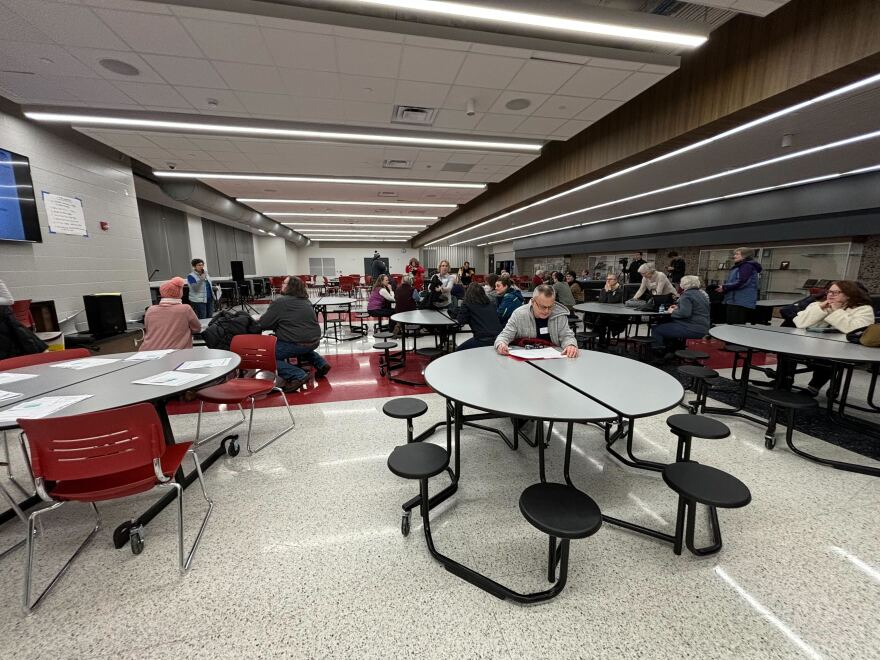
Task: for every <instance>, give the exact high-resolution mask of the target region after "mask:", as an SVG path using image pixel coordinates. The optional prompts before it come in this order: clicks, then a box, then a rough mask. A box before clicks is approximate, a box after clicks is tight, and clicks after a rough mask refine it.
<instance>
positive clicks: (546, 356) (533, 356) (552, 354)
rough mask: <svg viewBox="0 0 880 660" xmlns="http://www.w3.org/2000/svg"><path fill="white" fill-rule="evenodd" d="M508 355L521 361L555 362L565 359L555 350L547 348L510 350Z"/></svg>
mask: <svg viewBox="0 0 880 660" xmlns="http://www.w3.org/2000/svg"><path fill="white" fill-rule="evenodd" d="M510 354H511V355H512V356H513V357H518V358H522V359H523V360H555V359H557V358H562V357H565V356H564V355H563V354H562V353H560V352H559V351H557V350H556V349H555V348H552V347H550V346H547V347H546V348H511V349H510Z"/></svg>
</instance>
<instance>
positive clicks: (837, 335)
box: [753, 325, 847, 342]
mask: <svg viewBox="0 0 880 660" xmlns="http://www.w3.org/2000/svg"><path fill="white" fill-rule="evenodd" d="M753 327H755V328H756V329H758V330H764V331H765V332H779V333H782V334H785V335H794V336H795V337H809V338H810V339H824V340H825V341H842V342H846V341H847V339H846V335H845V334H843V333H842V332H809V331H807V329H806V328H783V327H782V326H779V325H756V326H753Z"/></svg>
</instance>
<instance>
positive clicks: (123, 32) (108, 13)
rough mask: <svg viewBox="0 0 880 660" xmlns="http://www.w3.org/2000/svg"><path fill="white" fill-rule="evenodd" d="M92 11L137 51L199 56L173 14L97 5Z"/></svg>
mask: <svg viewBox="0 0 880 660" xmlns="http://www.w3.org/2000/svg"><path fill="white" fill-rule="evenodd" d="M95 13H96V14H97V15H98V16H99V17H100V18H101V20H103V21H104V22H105V23H106V24H107V25H109V26H110V27H111V28H112V29H113V31H114V32H115V33H116V34H118V35H119V36H120V37H122V38H123V39H124V40H125V43H127V44H128V45H129V46H131V48H132V49H133V50H136V51H138V52H139V53H158V54H161V55H180V56H182V57H202V51H200V50H199V47H198V46H196V44H195V42H194V41H193V40H192V38H190V36H189V34H187V32H186V30H184V29H183V26H182V25H181V24H180V23H179V22H178V20H177V18H176V17H174V16H162V15H160V14H144V13H141V12H132V11H112V10H109V9H97V10H96V11H95Z"/></svg>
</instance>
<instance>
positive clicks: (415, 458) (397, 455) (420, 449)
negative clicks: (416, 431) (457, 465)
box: [388, 442, 449, 479]
mask: <svg viewBox="0 0 880 660" xmlns="http://www.w3.org/2000/svg"><path fill="white" fill-rule="evenodd" d="M448 465H449V454H448V453H447V451H446V450H445V449H444V448H443V447H439V446H437V445H434V444H431V443H430V442H411V443H409V444H406V445H400V446H399V447H395V448H394V451H392V452H391V456H389V457H388V469H389V470H391V471H392V472H393V473H394V474H396V475H397V476H398V477H403V478H404V479H428V478H430V477H433V476H435V475H438V474H440V473H441V472H443V470H445V469H446V467H447V466H448Z"/></svg>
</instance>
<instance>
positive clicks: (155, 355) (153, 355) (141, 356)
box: [125, 348, 177, 362]
mask: <svg viewBox="0 0 880 660" xmlns="http://www.w3.org/2000/svg"><path fill="white" fill-rule="evenodd" d="M176 350H177V349H176V348H163V349H162V350H158V351H141V352H140V353H135V354H134V355H129V356H128V357H127V358H125V361H126V362H140V361H141V360H158V359H159V358H161V357H165V356H166V355H168V354H169V353H173V352H174V351H176Z"/></svg>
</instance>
